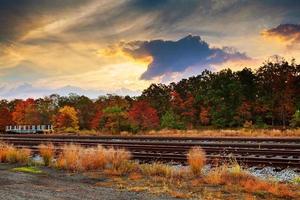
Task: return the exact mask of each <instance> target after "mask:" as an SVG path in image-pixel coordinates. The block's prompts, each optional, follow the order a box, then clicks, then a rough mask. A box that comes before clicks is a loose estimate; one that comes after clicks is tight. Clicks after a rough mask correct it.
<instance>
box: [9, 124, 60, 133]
mask: <svg viewBox="0 0 300 200" xmlns="http://www.w3.org/2000/svg"><path fill="white" fill-rule="evenodd" d="M53 131H54V130H53V126H52V125H51V124H47V125H8V126H6V127H5V132H7V133H20V134H21V133H51V132H53Z"/></svg>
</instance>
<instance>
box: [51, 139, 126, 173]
mask: <svg viewBox="0 0 300 200" xmlns="http://www.w3.org/2000/svg"><path fill="white" fill-rule="evenodd" d="M130 158H131V154H130V152H128V151H126V150H124V149H118V150H116V149H113V148H110V149H105V148H103V147H102V146H101V145H99V146H97V147H94V148H83V147H81V146H80V145H74V144H71V145H65V146H64V147H63V150H62V152H61V154H60V155H59V157H58V159H57V163H56V165H57V167H58V168H62V169H66V170H70V171H88V170H98V169H105V168H109V169H110V170H114V171H115V172H118V173H121V174H123V173H124V172H125V171H128V168H130V166H129V163H128V161H129V159H130ZM123 171H124V172H123Z"/></svg>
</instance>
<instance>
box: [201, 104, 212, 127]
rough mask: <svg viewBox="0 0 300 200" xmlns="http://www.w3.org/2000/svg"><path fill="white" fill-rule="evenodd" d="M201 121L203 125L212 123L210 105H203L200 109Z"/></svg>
mask: <svg viewBox="0 0 300 200" xmlns="http://www.w3.org/2000/svg"><path fill="white" fill-rule="evenodd" d="M199 118H200V122H201V124H202V125H204V126H207V125H209V123H210V116H209V108H208V107H202V108H201V111H200V115H199Z"/></svg>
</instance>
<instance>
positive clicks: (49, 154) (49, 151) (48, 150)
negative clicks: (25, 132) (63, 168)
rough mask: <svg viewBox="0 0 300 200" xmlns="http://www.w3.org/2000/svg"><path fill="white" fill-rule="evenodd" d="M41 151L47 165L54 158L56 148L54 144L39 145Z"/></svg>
mask: <svg viewBox="0 0 300 200" xmlns="http://www.w3.org/2000/svg"><path fill="white" fill-rule="evenodd" d="M38 148H39V153H40V155H41V156H42V158H43V161H44V164H45V166H49V165H50V164H51V162H52V160H53V158H54V154H55V150H54V146H53V144H47V145H45V144H41V145H39V147H38Z"/></svg>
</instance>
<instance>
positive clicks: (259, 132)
mask: <svg viewBox="0 0 300 200" xmlns="http://www.w3.org/2000/svg"><path fill="white" fill-rule="evenodd" d="M140 134H145V135H153V136H178V137H180V136H191V137H192V136H195V137H197V136H198V137H200V136H205V137H215V136H219V137H221V136H224V137H225V136H228V137H300V129H299V128H298V129H288V130H278V129H245V128H243V129H235V130H229V129H226V130H222V129H221V130H214V129H211V130H168V129H163V130H160V131H148V132H144V133H140Z"/></svg>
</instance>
